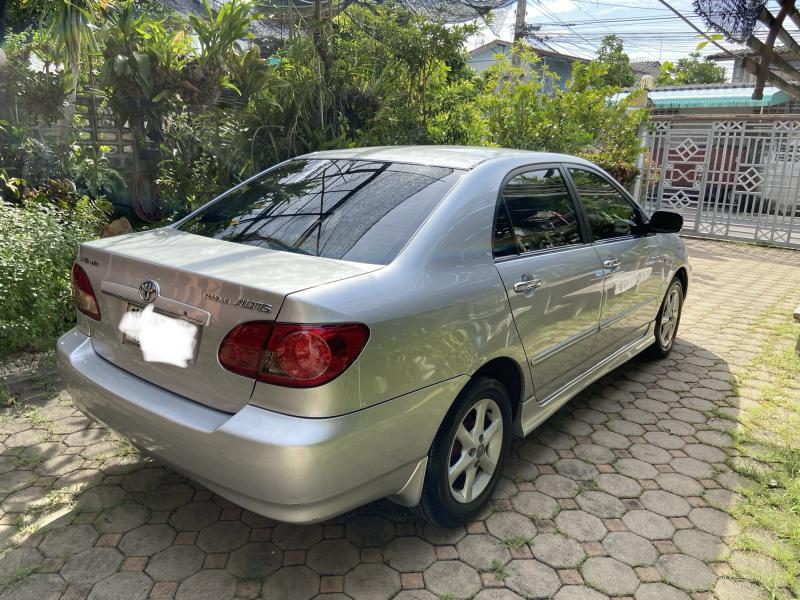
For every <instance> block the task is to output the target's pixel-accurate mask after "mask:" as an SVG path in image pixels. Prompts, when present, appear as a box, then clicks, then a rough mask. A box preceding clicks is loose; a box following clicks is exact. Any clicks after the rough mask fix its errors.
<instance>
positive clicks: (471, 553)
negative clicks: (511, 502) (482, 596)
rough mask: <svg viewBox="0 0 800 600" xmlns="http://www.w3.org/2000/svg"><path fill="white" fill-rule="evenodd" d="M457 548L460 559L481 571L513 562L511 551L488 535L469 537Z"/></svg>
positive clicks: (390, 563)
mask: <svg viewBox="0 0 800 600" xmlns="http://www.w3.org/2000/svg"><path fill="white" fill-rule="evenodd" d="M400 539H405V538H400ZM456 548H457V549H458V556H459V558H460V559H461V560H462V561H463V562H465V563H467V564H468V565H469V566H471V567H473V568H475V569H478V570H479V571H486V570H489V569H491V568H493V565H494V563H495V561H497V563H499V564H501V565H504V564H506V563H507V562H508V561H509V560H511V554H510V553H509V551H508V550H507V549H506V548H505V547H504V546H503V545H502V544H501V543H500V542H499V541H498V540H497V539H496V538H494V537H492V536H490V535H486V534H477V535H468V536H467V537H465V538H464V539H463V540H461V541H460V542H459V543H458V545H457V546H456ZM387 562H388V563H389V565H390V566H392V567H395V568H396V569H398V567H397V566H395V565H394V564H392V562H391V561H387ZM426 566H427V565H426ZM398 570H401V571H402V570H411V569H398ZM414 570H418V569H414ZM420 570H421V569H420Z"/></svg>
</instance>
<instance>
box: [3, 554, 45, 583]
mask: <svg viewBox="0 0 800 600" xmlns="http://www.w3.org/2000/svg"><path fill="white" fill-rule="evenodd" d="M42 560H44V556H42V554H41V552H39V551H38V550H37V549H36V548H28V547H25V546H22V547H19V548H14V549H13V550H9V551H8V552H7V553H6V554H4V555H3V556H2V558H0V581H3V579H5V578H6V577H9V578H11V577H12V576H15V575H16V574H17V573H19V572H21V571H25V570H28V569H31V568H34V567H36V566H37V565H38V564H39V563H41V562H42ZM33 570H36V569H35V568H34V569H33Z"/></svg>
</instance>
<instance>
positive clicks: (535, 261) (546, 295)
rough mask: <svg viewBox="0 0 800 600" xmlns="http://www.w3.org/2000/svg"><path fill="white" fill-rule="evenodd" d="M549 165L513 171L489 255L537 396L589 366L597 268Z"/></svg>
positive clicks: (560, 177)
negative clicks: (491, 257)
mask: <svg viewBox="0 0 800 600" xmlns="http://www.w3.org/2000/svg"><path fill="white" fill-rule="evenodd" d="M576 206H577V205H576V203H575V199H574V198H573V197H572V195H571V194H570V191H569V189H568V187H567V184H566V181H565V177H564V173H563V171H562V170H561V168H560V167H559V166H557V165H555V166H543V167H542V166H536V167H529V168H527V169H521V170H517V171H515V172H512V173H511V174H510V175H509V177H508V178H507V179H506V182H505V184H504V186H503V188H502V194H501V197H500V200H499V202H498V208H497V219H496V226H495V244H494V252H495V261H496V265H497V270H498V271H499V273H500V277H501V278H502V280H503V284H504V285H505V288H506V293H507V294H508V300H509V303H510V305H511V311H512V314H513V316H514V322H515V324H516V326H517V330H518V331H519V334H520V337H521V338H522V343H523V346H524V348H525V352H526V354H527V356H528V361H529V363H530V365H531V369H532V373H533V381H534V388H535V393H536V397H537V399H538V401H540V402H542V401H545V400H546V399H547V398H548V397H549V396H551V395H552V394H553V393H554V392H556V391H557V390H559V389H560V388H561V387H563V386H564V385H566V384H567V383H569V382H570V381H572V379H574V378H575V377H577V376H579V375H581V374H582V373H583V372H584V371H586V370H587V368H588V367H589V360H590V357H591V350H592V344H593V342H594V337H595V334H596V332H597V326H598V322H599V318H600V305H601V301H602V291H603V269H602V267H601V266H600V260H599V258H598V256H597V253H596V252H595V250H594V248H593V247H592V245H591V244H589V243H587V240H586V234H585V230H584V227H583V225H582V223H581V220H580V218H579V215H578V211H577V209H576Z"/></svg>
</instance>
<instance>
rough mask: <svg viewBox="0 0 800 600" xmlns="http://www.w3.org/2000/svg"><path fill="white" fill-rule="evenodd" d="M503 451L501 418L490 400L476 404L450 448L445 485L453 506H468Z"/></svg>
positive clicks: (465, 417)
mask: <svg viewBox="0 0 800 600" xmlns="http://www.w3.org/2000/svg"><path fill="white" fill-rule="evenodd" d="M502 448H503V415H502V413H501V411H500V407H499V406H498V405H497V403H496V402H495V401H494V400H491V399H489V398H484V399H482V400H478V401H477V402H476V403H475V404H474V405H473V406H472V407H471V408H470V409H469V410H468V411H467V412H466V414H465V415H464V418H463V419H462V420H461V423H459V425H458V428H457V429H456V434H455V437H454V438H453V442H452V444H451V445H450V453H449V457H450V462H449V465H448V469H447V482H448V485H449V487H450V493H451V494H452V496H453V498H454V499H455V500H456V502H460V503H462V504H466V503H469V502H472V501H473V500H475V498H477V497H478V496H480V495H481V493H483V491H484V490H485V489H486V488H487V486H488V485H489V482H490V481H491V480H492V475H493V474H494V472H495V470H496V469H497V463H498V461H499V459H500V453H501V451H502Z"/></svg>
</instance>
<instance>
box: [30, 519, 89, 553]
mask: <svg viewBox="0 0 800 600" xmlns="http://www.w3.org/2000/svg"><path fill="white" fill-rule="evenodd" d="M97 537H98V536H97V531H96V530H95V528H94V527H92V526H91V525H68V526H66V527H63V528H61V529H56V530H54V531H52V532H51V533H48V534H47V535H46V536H45V538H44V541H43V542H42V543H41V544H39V550H41V551H42V552H43V553H44V555H45V556H52V557H57V558H63V557H64V556H71V555H73V554H77V553H79V552H83V551H84V550H88V549H89V548H91V547H92V546H94V543H95V542H96V541H97Z"/></svg>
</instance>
